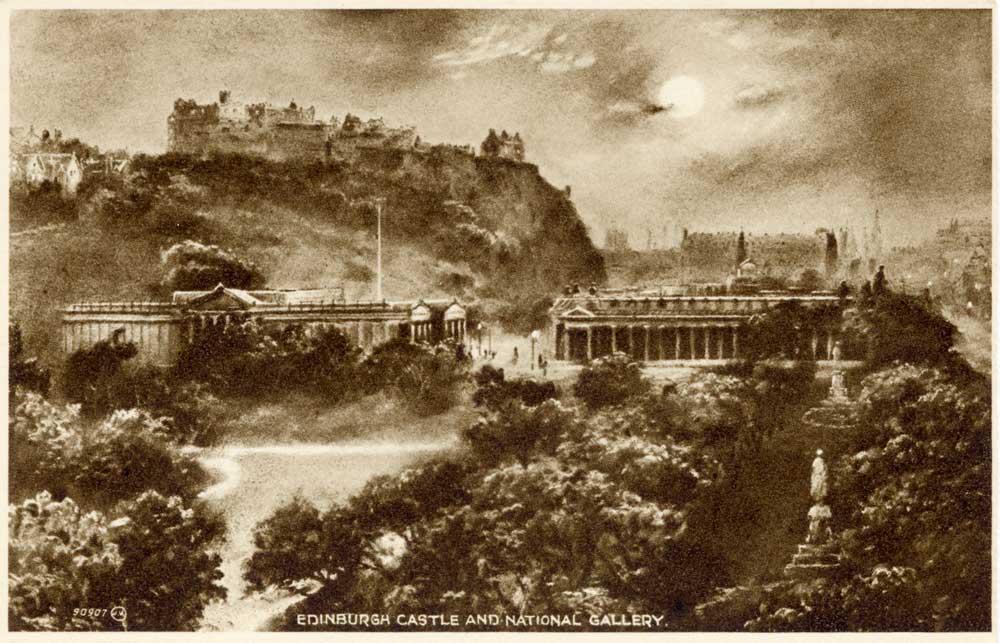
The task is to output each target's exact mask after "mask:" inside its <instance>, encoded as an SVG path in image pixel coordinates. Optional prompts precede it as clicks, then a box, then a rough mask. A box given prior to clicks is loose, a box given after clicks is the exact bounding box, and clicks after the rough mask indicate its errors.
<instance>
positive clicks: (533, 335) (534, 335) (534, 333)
mask: <svg viewBox="0 0 1000 643" xmlns="http://www.w3.org/2000/svg"><path fill="white" fill-rule="evenodd" d="M539 337H541V333H540V332H538V331H537V330H533V331H531V370H535V342H537V341H538V338H539Z"/></svg>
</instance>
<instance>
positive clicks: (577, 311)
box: [560, 306, 594, 318]
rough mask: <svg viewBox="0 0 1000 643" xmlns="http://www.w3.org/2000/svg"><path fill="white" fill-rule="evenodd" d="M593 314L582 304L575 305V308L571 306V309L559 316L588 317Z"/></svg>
mask: <svg viewBox="0 0 1000 643" xmlns="http://www.w3.org/2000/svg"><path fill="white" fill-rule="evenodd" d="M593 316H594V313H592V312H590V311H589V310H587V309H586V308H584V307H583V306H577V307H576V308H573V309H572V310H569V311H567V312H565V313H563V314H562V315H560V317H588V318H589V317H593Z"/></svg>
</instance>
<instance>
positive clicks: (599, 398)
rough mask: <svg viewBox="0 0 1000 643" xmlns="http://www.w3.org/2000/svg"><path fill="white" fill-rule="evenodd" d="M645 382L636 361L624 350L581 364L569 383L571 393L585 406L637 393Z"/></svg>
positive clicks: (619, 400) (618, 400) (600, 405)
mask: <svg viewBox="0 0 1000 643" xmlns="http://www.w3.org/2000/svg"><path fill="white" fill-rule="evenodd" d="M649 386H650V385H649V381H648V380H646V379H645V378H644V377H643V376H642V369H641V368H640V367H639V364H637V363H635V362H633V361H631V359H630V358H629V357H628V355H625V354H624V353H615V354H613V355H608V356H607V357H602V358H600V359H598V360H595V361H594V363H593V364H591V365H588V366H585V367H584V368H583V370H582V371H580V375H579V377H578V378H577V381H576V384H574V385H573V394H574V395H576V397H578V398H580V399H581V400H582V401H583V403H584V404H586V405H587V407H588V408H591V409H600V408H603V407H606V406H612V405H615V404H620V403H622V402H624V401H625V400H627V399H628V398H629V397H632V396H636V395H640V394H642V393H643V392H645V391H647V390H649Z"/></svg>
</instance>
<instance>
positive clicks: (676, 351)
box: [674, 326, 681, 359]
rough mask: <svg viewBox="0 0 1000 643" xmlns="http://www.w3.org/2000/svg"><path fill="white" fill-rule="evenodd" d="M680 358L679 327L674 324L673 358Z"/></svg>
mask: <svg viewBox="0 0 1000 643" xmlns="http://www.w3.org/2000/svg"><path fill="white" fill-rule="evenodd" d="M680 358H681V327H680V326H674V359H680Z"/></svg>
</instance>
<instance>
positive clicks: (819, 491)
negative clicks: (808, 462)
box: [809, 449, 827, 503]
mask: <svg viewBox="0 0 1000 643" xmlns="http://www.w3.org/2000/svg"><path fill="white" fill-rule="evenodd" d="M826 492H827V488H826V462H824V461H823V450H822V449H819V450H817V451H816V459H814V460H813V464H812V478H811V479H810V485H809V495H811V496H812V499H813V500H815V501H816V502H817V503H819V502H822V501H823V499H824V498H826Z"/></svg>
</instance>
